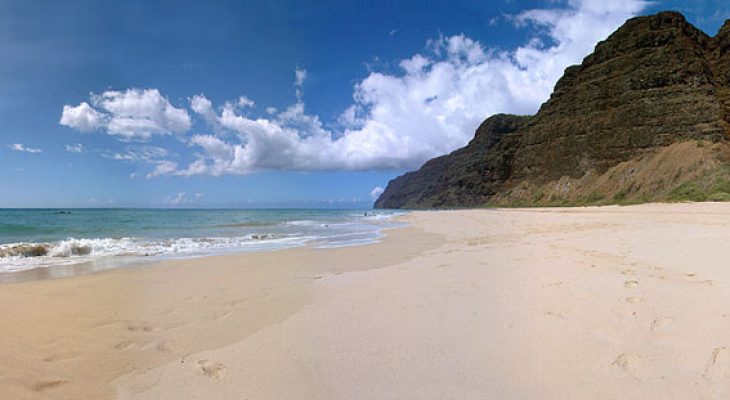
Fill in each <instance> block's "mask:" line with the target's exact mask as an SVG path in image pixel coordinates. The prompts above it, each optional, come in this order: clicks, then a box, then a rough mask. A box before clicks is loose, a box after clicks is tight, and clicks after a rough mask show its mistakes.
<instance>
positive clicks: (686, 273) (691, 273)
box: [684, 272, 697, 278]
mask: <svg viewBox="0 0 730 400" xmlns="http://www.w3.org/2000/svg"><path fill="white" fill-rule="evenodd" d="M696 275H697V273H696V272H685V273H684V276H686V277H687V278H694V277H695V276H696Z"/></svg>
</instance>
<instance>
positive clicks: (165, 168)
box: [147, 160, 177, 178]
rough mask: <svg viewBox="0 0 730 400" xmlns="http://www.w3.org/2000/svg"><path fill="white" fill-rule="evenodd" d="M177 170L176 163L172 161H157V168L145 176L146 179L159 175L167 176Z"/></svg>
mask: <svg viewBox="0 0 730 400" xmlns="http://www.w3.org/2000/svg"><path fill="white" fill-rule="evenodd" d="M176 169H177V163H176V162H173V161H166V160H163V161H159V162H157V166H156V167H155V169H154V170H152V172H150V173H149V174H147V178H152V177H154V176H160V175H169V174H172V173H173V172H175V170H176Z"/></svg>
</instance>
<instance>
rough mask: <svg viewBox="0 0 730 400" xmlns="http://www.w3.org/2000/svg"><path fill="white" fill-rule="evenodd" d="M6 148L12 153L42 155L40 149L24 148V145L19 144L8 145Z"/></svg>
mask: <svg viewBox="0 0 730 400" xmlns="http://www.w3.org/2000/svg"><path fill="white" fill-rule="evenodd" d="M8 148H9V149H10V150H12V151H19V152H23V153H31V154H36V153H42V152H43V150H42V149H38V148H33V147H25V146H24V145H22V144H20V143H13V144H9V145H8Z"/></svg>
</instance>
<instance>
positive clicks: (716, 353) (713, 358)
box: [702, 346, 725, 379]
mask: <svg viewBox="0 0 730 400" xmlns="http://www.w3.org/2000/svg"><path fill="white" fill-rule="evenodd" d="M724 352H725V346H721V347H715V348H714V349H713V350H712V354H710V359H709V360H707V364H705V371H704V372H703V373H702V376H703V377H704V378H705V379H710V378H712V375H713V371H714V370H715V369H716V365H717V362H718V359H719V357H720V355H721V354H722V353H724Z"/></svg>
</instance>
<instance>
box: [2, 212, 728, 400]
mask: <svg viewBox="0 0 730 400" xmlns="http://www.w3.org/2000/svg"><path fill="white" fill-rule="evenodd" d="M406 218H407V220H408V221H409V222H410V223H411V227H409V228H403V229H397V230H392V231H389V232H388V237H387V238H386V239H385V240H384V241H383V243H380V244H375V245H368V246H361V247H353V248H344V249H327V250H321V249H311V248H307V249H296V250H286V251H280V252H273V253H265V254H254V255H239V256H225V257H209V258H201V259H195V260H186V261H170V262H167V263H164V264H161V265H157V266H152V267H149V266H148V267H142V268H135V269H125V270H118V271H111V272H106V273H100V274H95V275H87V276H80V277H75V278H70V279H57V280H44V281H35V282H26V283H19V284H6V285H3V286H0V315H2V316H3V317H2V319H3V321H2V322H3V323H2V324H1V325H0V334H1V335H2V337H3V341H2V345H0V366H1V367H2V368H0V393H2V394H4V396H2V397H4V398H5V397H7V398H21V399H22V398H79V397H82V398H115V397H117V398H122V399H193V398H216V399H229V398H230V399H233V398H236V399H238V398H249V399H300V398H332V399H341V398H433V399H443V398H454V399H467V398H474V399H477V398H479V399H481V398H510V399H529V398H540V399H565V398H598V399H645V398H677V399H680V398H681V399H686V398H726V397H728V396H730V383H728V382H730V306H729V304H730V301H729V300H730V269H728V264H727V256H726V242H727V240H728V237H730V204H720V203H696V204H648V205H641V206H631V207H614V206H611V207H600V208H598V207H589V208H573V209H568V208H552V209H499V210H464V211H438V212H415V213H411V214H409V215H408V216H407V217H406Z"/></svg>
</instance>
